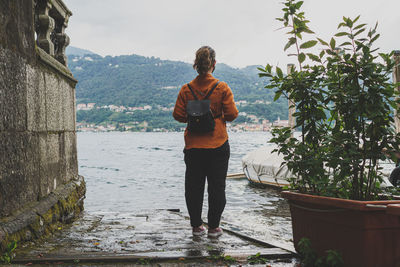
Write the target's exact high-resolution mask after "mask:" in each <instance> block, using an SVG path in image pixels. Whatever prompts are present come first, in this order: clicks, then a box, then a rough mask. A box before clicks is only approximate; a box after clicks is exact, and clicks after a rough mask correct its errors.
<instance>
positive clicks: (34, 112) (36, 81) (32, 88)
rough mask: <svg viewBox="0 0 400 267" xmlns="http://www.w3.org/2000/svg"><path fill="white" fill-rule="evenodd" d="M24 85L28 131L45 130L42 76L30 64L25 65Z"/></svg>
mask: <svg viewBox="0 0 400 267" xmlns="http://www.w3.org/2000/svg"><path fill="white" fill-rule="evenodd" d="M26 86H27V89H26V90H27V128H28V131H36V132H45V131H46V130H47V125H46V90H45V82H44V76H43V74H41V73H40V72H39V71H38V70H37V69H35V68H33V67H32V66H30V65H27V66H26Z"/></svg>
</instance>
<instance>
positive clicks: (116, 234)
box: [17, 133, 295, 267]
mask: <svg viewBox="0 0 400 267" xmlns="http://www.w3.org/2000/svg"><path fill="white" fill-rule="evenodd" d="M230 137H231V139H230V143H231V158H230V165H229V173H237V172H240V171H242V168H241V158H242V157H243V156H244V155H245V154H246V153H248V152H249V151H251V150H254V149H257V148H258V147H260V146H263V145H265V144H266V143H267V141H268V139H269V138H270V136H269V135H268V134H265V133H230ZM183 145H184V144H183V133H79V134H78V159H79V173H80V174H81V175H83V176H84V177H85V180H86V183H87V194H86V199H85V212H84V213H83V214H82V216H81V218H79V219H78V220H77V221H75V222H74V223H73V224H72V225H70V226H64V229H60V231H58V232H57V233H55V234H54V235H53V236H51V237H49V238H48V239H46V240H44V241H42V242H38V243H37V244H30V245H29V244H28V245H27V246H26V247H21V245H19V248H18V250H17V256H18V259H26V260H25V261H21V263H23V264H26V263H32V264H35V263H46V260H48V259H51V258H53V259H54V261H51V262H52V263H53V265H57V264H56V263H64V265H68V264H69V265H71V266H73V265H76V263H77V262H75V261H74V260H77V259H82V260H81V261H79V264H80V265H83V264H86V265H88V266H89V265H90V266H96V265H99V264H98V262H96V263H95V264H94V263H90V262H91V259H92V262H93V259H95V258H96V257H97V258H101V259H102V260H101V261H100V262H104V263H109V264H110V265H109V266H114V265H115V264H117V263H116V262H123V264H127V262H129V264H134V263H136V264H137V263H149V262H148V258H147V257H149V258H152V259H154V258H158V259H160V258H162V259H164V260H170V259H173V260H174V261H175V262H173V263H170V262H167V263H166V262H165V261H163V263H162V266H197V265H204V264H206V265H208V266H215V265H218V264H221V265H227V262H226V261H225V260H224V261H220V258H221V256H220V255H225V256H227V255H232V256H240V257H239V258H240V259H241V260H246V258H247V256H249V255H254V254H256V253H258V252H260V253H261V254H264V255H265V257H267V258H268V257H269V258H284V257H286V256H287V254H288V252H287V250H282V249H276V248H270V247H271V246H265V245H261V244H258V243H254V242H251V241H247V240H246V239H243V238H241V237H238V236H236V235H234V234H230V233H227V232H226V233H225V234H224V235H223V236H222V237H220V238H219V239H209V238H207V237H201V238H196V239H195V238H193V237H192V235H191V229H190V224H189V221H188V220H187V219H186V216H187V211H186V205H185V199H184V173H185V164H184V162H183V153H182V148H183ZM206 191H207V190H206ZM226 191H227V205H226V207H225V211H224V213H223V216H222V221H223V223H222V226H223V227H224V228H226V229H228V230H229V229H230V230H233V231H235V232H237V233H240V234H244V235H246V236H251V237H254V238H257V239H260V240H263V241H266V242H267V243H268V244H272V245H274V246H275V247H281V248H285V249H288V250H292V249H293V244H292V240H291V239H292V233H291V220H290V212H289V208H288V204H287V202H286V201H285V200H284V199H282V198H281V196H280V194H279V192H278V191H276V190H271V189H260V188H255V187H252V186H250V185H249V184H248V182H247V180H228V181H227V187H226ZM204 199H205V203H204V208H203V219H206V218H207V216H206V214H207V208H208V207H207V201H206V200H207V192H206V193H205V196H204ZM167 209H178V210H180V212H171V211H168V210H167ZM283 255H284V257H283ZM110 258H112V260H110ZM182 258H185V260H184V261H183V262H182V261H181V260H179V259H182ZM228 260H229V258H228ZM188 261H189V262H188ZM287 261H289V262H287ZM268 262H270V263H271V264H270V265H271V266H277V267H280V266H295V263H293V260H292V258H291V259H289V260H288V259H283V262H282V261H280V262H274V261H271V260H268ZM47 263H49V262H47ZM228 263H229V261H228ZM247 263H248V264H249V263H250V262H247ZM121 264H122V263H121ZM157 264H159V263H157ZM169 264H172V265H169ZM240 264H242V265H244V264H245V263H244V262H240ZM233 265H238V264H236V263H235V264H233ZM261 266H266V264H262V265H261Z"/></svg>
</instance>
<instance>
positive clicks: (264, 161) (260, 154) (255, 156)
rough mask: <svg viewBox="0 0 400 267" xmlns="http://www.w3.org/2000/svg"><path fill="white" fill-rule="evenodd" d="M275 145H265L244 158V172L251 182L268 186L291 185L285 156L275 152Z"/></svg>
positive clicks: (281, 186) (280, 186)
mask: <svg viewBox="0 0 400 267" xmlns="http://www.w3.org/2000/svg"><path fill="white" fill-rule="evenodd" d="M274 148H275V147H274V146H273V145H269V146H263V147H260V148H258V149H256V150H254V151H251V152H250V153H248V154H247V155H246V156H244V157H243V158H242V167H243V172H244V174H245V175H246V178H247V179H248V180H249V182H250V183H252V184H255V185H262V186H267V187H275V188H284V187H287V186H289V182H288V180H287V179H288V178H289V177H290V176H291V173H290V171H289V170H288V168H287V166H286V165H284V164H282V162H284V160H283V156H282V155H278V153H273V152H272V151H273V150H274Z"/></svg>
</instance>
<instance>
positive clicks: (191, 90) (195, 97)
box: [187, 84, 199, 100]
mask: <svg viewBox="0 0 400 267" xmlns="http://www.w3.org/2000/svg"><path fill="white" fill-rule="evenodd" d="M187 86H188V87H189V89H190V92H192V95H193V96H194V99H196V100H199V99H198V98H197V96H196V94H195V93H194V91H193V89H192V87H191V86H190V84H187Z"/></svg>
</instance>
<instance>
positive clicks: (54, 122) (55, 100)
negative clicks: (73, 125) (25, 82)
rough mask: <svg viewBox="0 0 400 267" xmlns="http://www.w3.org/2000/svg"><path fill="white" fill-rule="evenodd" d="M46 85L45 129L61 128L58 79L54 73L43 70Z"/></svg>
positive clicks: (60, 98)
mask: <svg viewBox="0 0 400 267" xmlns="http://www.w3.org/2000/svg"><path fill="white" fill-rule="evenodd" d="M44 76H45V87H46V118H47V130H48V131H50V132H55V131H62V130H63V116H62V94H61V88H60V83H59V79H60V78H58V77H57V76H56V75H55V74H53V73H49V72H44Z"/></svg>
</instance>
